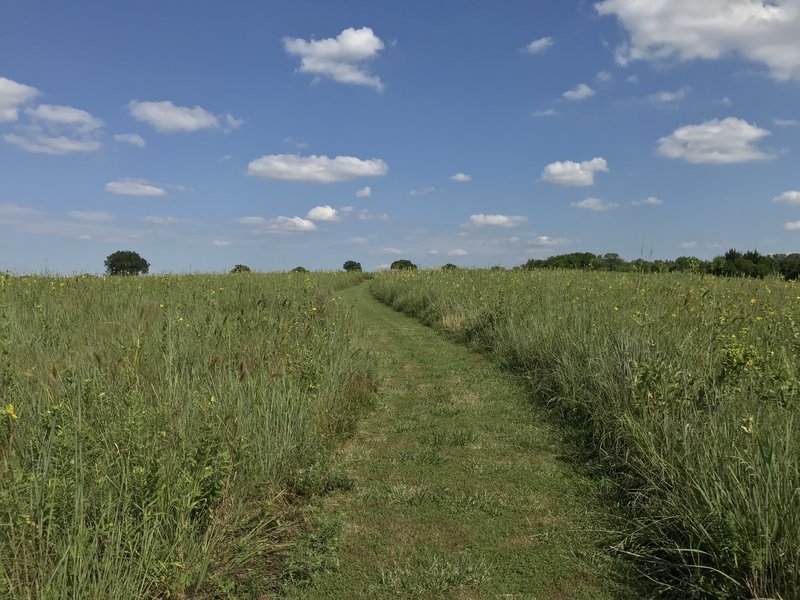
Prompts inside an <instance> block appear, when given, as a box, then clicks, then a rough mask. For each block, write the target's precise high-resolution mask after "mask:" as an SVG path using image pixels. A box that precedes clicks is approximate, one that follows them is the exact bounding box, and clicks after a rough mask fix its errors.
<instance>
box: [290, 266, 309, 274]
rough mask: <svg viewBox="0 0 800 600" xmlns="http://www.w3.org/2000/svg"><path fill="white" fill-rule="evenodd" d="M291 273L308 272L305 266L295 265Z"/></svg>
mask: <svg viewBox="0 0 800 600" xmlns="http://www.w3.org/2000/svg"><path fill="white" fill-rule="evenodd" d="M291 272H292V273H308V269H306V268H305V267H295V268H294V269H292V270H291Z"/></svg>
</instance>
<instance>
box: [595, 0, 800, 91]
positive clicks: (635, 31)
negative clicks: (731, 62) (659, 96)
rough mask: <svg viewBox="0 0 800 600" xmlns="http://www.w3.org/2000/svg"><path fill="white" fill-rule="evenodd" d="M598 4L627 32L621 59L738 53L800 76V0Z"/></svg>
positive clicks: (613, 0)
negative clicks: (627, 38)
mask: <svg viewBox="0 0 800 600" xmlns="http://www.w3.org/2000/svg"><path fill="white" fill-rule="evenodd" d="M595 9H596V10H597V11H598V13H600V14H601V15H613V16H616V17H617V18H618V19H619V20H620V22H621V23H622V25H623V27H624V28H625V29H626V30H627V31H628V34H629V40H628V41H626V42H625V43H624V44H622V45H621V46H620V47H619V48H617V51H616V58H617V62H619V63H620V64H623V65H624V64H627V63H629V62H631V61H635V60H651V61H664V60H678V61H691V60H696V59H709V60H714V59H718V58H722V57H724V56H727V55H729V54H738V55H740V56H742V57H744V58H745V59H747V60H750V61H753V62H757V63H761V64H764V65H766V67H767V68H768V69H769V72H770V74H771V76H772V77H773V78H774V79H777V80H787V79H797V78H800V10H798V3H797V0H771V1H763V0H703V1H702V2H697V1H696V0H670V1H669V2H663V1H661V2H643V1H642V0H603V1H602V2H598V3H597V4H595Z"/></svg>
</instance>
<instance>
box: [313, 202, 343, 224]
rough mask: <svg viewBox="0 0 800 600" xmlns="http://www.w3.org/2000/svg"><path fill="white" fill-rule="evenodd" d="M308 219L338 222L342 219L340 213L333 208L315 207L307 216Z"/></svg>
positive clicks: (326, 206)
mask: <svg viewBox="0 0 800 600" xmlns="http://www.w3.org/2000/svg"><path fill="white" fill-rule="evenodd" d="M306 218H308V219H311V220H312V221H338V220H339V219H340V217H339V213H338V212H336V209H335V208H333V207H332V206H328V205H327V204H326V205H325V206H315V207H314V208H312V209H311V210H310V211H308V214H307V215H306Z"/></svg>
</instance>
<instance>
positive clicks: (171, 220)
mask: <svg viewBox="0 0 800 600" xmlns="http://www.w3.org/2000/svg"><path fill="white" fill-rule="evenodd" d="M142 221H144V222H145V223H153V224H154V225H177V224H178V223H180V222H181V221H182V219H179V218H178V217H145V218H144V219H142Z"/></svg>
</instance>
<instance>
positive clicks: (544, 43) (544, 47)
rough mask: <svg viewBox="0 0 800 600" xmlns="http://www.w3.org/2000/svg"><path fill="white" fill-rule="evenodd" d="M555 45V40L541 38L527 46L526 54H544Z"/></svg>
mask: <svg viewBox="0 0 800 600" xmlns="http://www.w3.org/2000/svg"><path fill="white" fill-rule="evenodd" d="M554 43H555V40H553V38H551V37H543V38H539V39H538V40H534V41H532V42H531V43H530V44H528V45H527V46H525V52H527V53H528V54H543V53H545V52H547V51H548V50H549V49H550V48H552V47H553V44H554Z"/></svg>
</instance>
